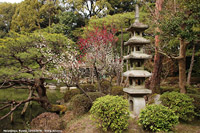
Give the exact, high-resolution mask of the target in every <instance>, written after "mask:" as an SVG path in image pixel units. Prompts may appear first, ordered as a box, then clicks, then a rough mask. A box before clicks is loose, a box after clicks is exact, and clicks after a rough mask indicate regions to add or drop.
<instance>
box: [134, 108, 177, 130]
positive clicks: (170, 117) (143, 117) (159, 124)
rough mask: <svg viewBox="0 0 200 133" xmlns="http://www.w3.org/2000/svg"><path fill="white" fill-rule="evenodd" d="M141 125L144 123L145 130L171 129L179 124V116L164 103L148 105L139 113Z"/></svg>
mask: <svg viewBox="0 0 200 133" xmlns="http://www.w3.org/2000/svg"><path fill="white" fill-rule="evenodd" d="M138 123H139V125H142V126H143V128H144V129H145V130H149V131H153V132H157V131H169V130H171V129H172V127H173V126H174V125H176V124H178V116H177V115H176V114H175V113H174V112H173V111H172V110H171V109H168V108H167V107H165V106H163V105H156V104H152V105H148V106H147V107H146V108H145V109H143V110H142V111H141V113H140V115H139V120H138Z"/></svg>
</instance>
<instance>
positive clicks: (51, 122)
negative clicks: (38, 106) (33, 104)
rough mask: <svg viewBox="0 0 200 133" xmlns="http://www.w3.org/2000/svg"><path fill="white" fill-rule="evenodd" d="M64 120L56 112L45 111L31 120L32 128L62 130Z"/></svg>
mask: <svg viewBox="0 0 200 133" xmlns="http://www.w3.org/2000/svg"><path fill="white" fill-rule="evenodd" d="M61 125H62V120H61V119H60V117H59V115H57V114H56V113H50V112H45V113H42V114H40V115H39V116H37V117H36V118H34V119H33V120H32V121H31V124H30V126H31V129H40V130H60V129H61Z"/></svg>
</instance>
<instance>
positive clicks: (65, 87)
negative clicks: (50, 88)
mask: <svg viewBox="0 0 200 133" xmlns="http://www.w3.org/2000/svg"><path fill="white" fill-rule="evenodd" d="M66 90H68V87H67V86H63V87H60V92H66Z"/></svg>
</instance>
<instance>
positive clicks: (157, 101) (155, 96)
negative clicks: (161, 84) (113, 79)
mask: <svg viewBox="0 0 200 133" xmlns="http://www.w3.org/2000/svg"><path fill="white" fill-rule="evenodd" d="M148 103H149V104H161V101H160V94H153V95H151V96H150V97H149V99H148Z"/></svg>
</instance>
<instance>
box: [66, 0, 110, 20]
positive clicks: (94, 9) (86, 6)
mask: <svg viewBox="0 0 200 133" xmlns="http://www.w3.org/2000/svg"><path fill="white" fill-rule="evenodd" d="M64 2H65V3H66V5H67V6H68V9H69V10H72V11H74V12H75V13H80V14H82V15H83V16H84V17H85V18H91V17H92V16H98V17H103V16H105V15H107V14H108V13H109V11H110V10H111V9H112V7H111V5H110V3H109V2H108V1H107V0H64Z"/></svg>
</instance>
